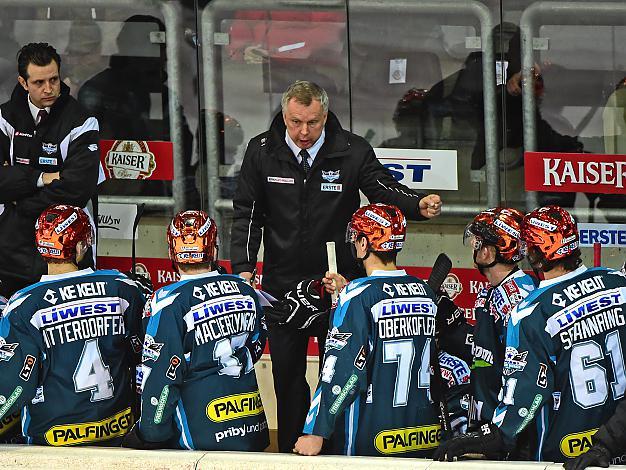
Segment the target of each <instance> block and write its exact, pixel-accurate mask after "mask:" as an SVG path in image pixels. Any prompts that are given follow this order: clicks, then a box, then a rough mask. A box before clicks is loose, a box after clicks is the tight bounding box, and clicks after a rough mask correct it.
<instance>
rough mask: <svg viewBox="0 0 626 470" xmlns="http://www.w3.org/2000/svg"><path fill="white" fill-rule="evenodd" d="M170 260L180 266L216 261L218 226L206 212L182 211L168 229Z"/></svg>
mask: <svg viewBox="0 0 626 470" xmlns="http://www.w3.org/2000/svg"><path fill="white" fill-rule="evenodd" d="M167 245H168V247H169V255H170V259H171V260H172V261H174V262H176V263H179V264H196V263H210V262H212V261H215V258H214V253H215V247H216V246H217V226H216V225H215V221H214V220H213V219H211V218H210V217H209V216H208V214H207V213H206V212H204V211H182V212H179V213H178V214H176V215H175V216H174V218H173V219H172V222H171V223H170V225H169V226H168V228H167Z"/></svg>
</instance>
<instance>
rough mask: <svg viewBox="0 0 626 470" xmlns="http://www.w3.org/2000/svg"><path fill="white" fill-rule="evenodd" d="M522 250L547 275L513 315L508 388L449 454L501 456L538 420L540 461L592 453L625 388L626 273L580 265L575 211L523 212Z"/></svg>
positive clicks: (444, 453) (442, 451)
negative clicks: (489, 418)
mask: <svg viewBox="0 0 626 470" xmlns="http://www.w3.org/2000/svg"><path fill="white" fill-rule="evenodd" d="M521 240H522V247H523V248H524V251H525V252H526V253H527V257H528V260H529V262H530V264H531V265H532V266H533V268H534V269H535V270H537V271H540V272H542V273H543V275H544V280H543V281H541V283H540V284H539V287H538V288H537V290H535V291H534V292H533V293H531V294H530V295H529V296H528V297H526V299H524V300H523V301H522V302H520V303H519V304H518V305H517V307H515V309H514V310H513V312H512V313H511V316H510V319H509V324H508V327H507V338H506V353H505V359H504V370H503V374H504V375H503V379H504V383H505V386H504V387H503V390H502V393H501V396H500V399H501V400H500V404H499V406H498V408H497V409H496V411H495V413H494V416H493V419H492V422H491V423H488V424H484V425H483V426H481V428H480V430H479V431H478V432H474V433H470V434H467V435H465V436H461V437H458V438H455V439H452V440H451V441H449V442H447V443H446V444H445V445H443V446H441V447H440V448H439V450H438V452H437V455H436V457H438V458H440V459H441V460H452V459H453V458H455V457H457V456H460V455H464V454H467V453H482V454H484V455H486V456H487V457H488V458H499V457H503V456H505V455H506V454H507V452H509V451H510V450H511V449H512V448H513V446H514V445H515V441H516V440H517V438H518V436H519V434H520V433H521V432H522V431H523V430H524V429H525V428H526V427H527V426H536V428H537V432H538V448H537V453H536V456H535V458H536V460H548V461H556V462H563V461H565V460H567V459H570V458H574V457H576V456H578V455H580V454H581V453H583V452H585V451H587V449H588V448H589V447H590V445H591V437H592V435H593V434H594V433H595V432H596V431H597V429H598V427H599V426H600V425H601V424H603V423H604V422H606V421H607V420H608V419H609V418H610V417H611V415H612V414H613V413H614V412H615V409H616V405H617V402H618V400H621V399H622V398H623V396H624V392H625V391H626V375H625V372H624V370H625V369H624V357H623V351H624V350H626V344H625V342H626V318H625V317H624V304H625V303H626V278H625V277H624V275H623V274H622V273H621V272H620V271H614V270H611V269H606V268H591V269H588V268H586V267H585V266H584V265H582V263H581V259H580V250H579V248H578V245H579V239H578V230H577V228H576V223H575V221H574V219H573V218H572V216H571V215H570V214H569V213H568V212H567V211H565V210H563V209H561V208H560V207H556V206H547V207H542V208H540V209H536V210H534V211H533V212H531V213H529V214H527V215H526V217H524V221H523V224H522V230H521Z"/></svg>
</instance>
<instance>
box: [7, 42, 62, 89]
mask: <svg viewBox="0 0 626 470" xmlns="http://www.w3.org/2000/svg"><path fill="white" fill-rule="evenodd" d="M53 60H54V61H55V62H56V63H57V66H58V67H59V70H60V69H61V56H60V55H59V54H58V52H57V51H56V49H55V48H54V47H52V46H51V45H50V44H48V43H47V42H31V43H29V44H26V45H25V46H23V47H22V48H21V49H20V50H19V52H18V53H17V73H19V74H20V77H22V78H23V79H24V80H28V73H27V72H26V68H27V67H28V64H34V65H38V66H39V67H45V66H46V65H48V64H49V63H50V62H52V61H53Z"/></svg>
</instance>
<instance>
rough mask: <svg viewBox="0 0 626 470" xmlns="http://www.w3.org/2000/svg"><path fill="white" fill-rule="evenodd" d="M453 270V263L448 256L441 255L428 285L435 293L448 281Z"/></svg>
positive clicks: (434, 266) (434, 265) (429, 277)
mask: <svg viewBox="0 0 626 470" xmlns="http://www.w3.org/2000/svg"><path fill="white" fill-rule="evenodd" d="M451 269H452V261H451V260H450V258H448V255H446V254H445V253H439V256H437V259H436V260H435V264H433V269H432V271H431V272H430V276H428V281H426V283H427V284H428V285H429V286H430V288H431V289H432V290H433V291H434V292H437V291H438V290H439V289H440V288H441V285H442V284H443V281H445V280H446V277H447V276H448V273H450V270H451Z"/></svg>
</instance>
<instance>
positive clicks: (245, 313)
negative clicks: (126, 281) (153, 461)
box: [139, 271, 269, 451]
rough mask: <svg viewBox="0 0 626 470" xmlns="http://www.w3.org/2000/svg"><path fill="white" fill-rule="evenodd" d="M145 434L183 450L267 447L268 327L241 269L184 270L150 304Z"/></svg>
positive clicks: (145, 366)
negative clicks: (264, 375)
mask: <svg viewBox="0 0 626 470" xmlns="http://www.w3.org/2000/svg"><path fill="white" fill-rule="evenodd" d="M144 315H145V316H147V317H148V325H147V330H146V335H145V340H144V344H143V353H142V371H141V373H140V376H141V383H140V389H141V393H142V395H141V419H140V421H139V436H140V437H141V438H142V439H143V440H144V441H148V442H163V443H164V446H168V447H173V448H182V449H203V450H238V451H262V450H263V449H265V448H266V447H267V446H268V444H269V433H268V430H267V420H266V418H265V412H264V410H263V404H262V402H261V396H260V395H259V387H258V384H257V380H256V374H255V371H254V363H255V362H256V361H257V360H258V359H259V358H260V357H261V354H262V353H263V348H264V347H265V340H266V328H265V322H264V319H263V312H262V309H261V305H260V302H259V298H258V297H257V293H256V292H255V291H254V289H252V287H250V286H249V285H248V284H247V283H246V282H244V280H243V279H242V278H240V277H238V276H230V275H220V274H218V273H217V272H216V271H212V272H210V273H203V274H197V275H183V276H181V280H180V281H179V282H177V283H175V284H172V285H170V286H166V287H163V288H161V289H159V290H157V291H156V292H154V294H153V296H152V298H151V300H150V302H149V303H148V304H146V310H145V314H144Z"/></svg>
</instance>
